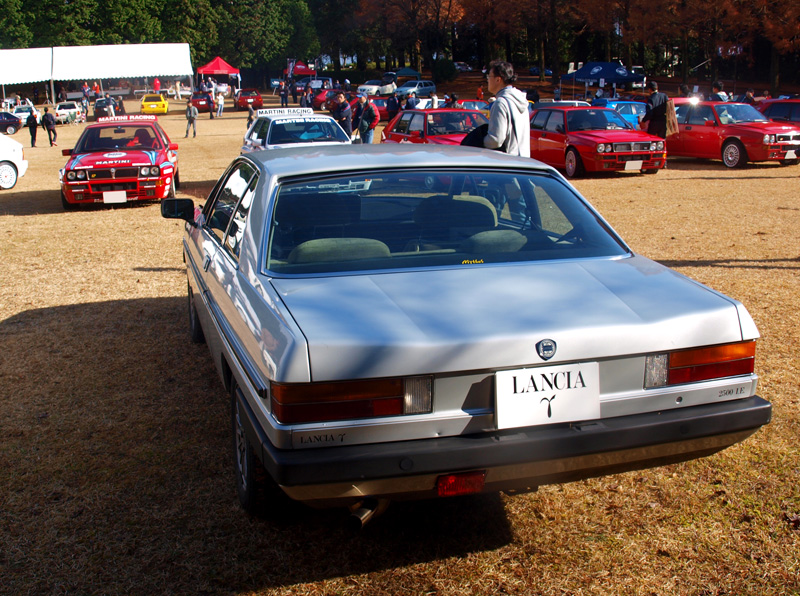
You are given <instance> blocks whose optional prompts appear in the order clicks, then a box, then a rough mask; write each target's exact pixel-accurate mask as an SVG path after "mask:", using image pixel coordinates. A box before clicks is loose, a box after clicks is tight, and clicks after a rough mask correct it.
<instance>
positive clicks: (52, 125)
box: [42, 108, 58, 147]
mask: <svg viewBox="0 0 800 596" xmlns="http://www.w3.org/2000/svg"><path fill="white" fill-rule="evenodd" d="M42 128H44V129H45V130H46V131H47V138H48V139H49V140H50V146H51V147H58V143H56V139H57V138H58V133H57V132H56V119H55V117H54V116H53V115H52V114H51V113H50V111H49V110H48V108H45V109H44V116H42Z"/></svg>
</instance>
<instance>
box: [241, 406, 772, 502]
mask: <svg viewBox="0 0 800 596" xmlns="http://www.w3.org/2000/svg"><path fill="white" fill-rule="evenodd" d="M243 406H244V409H245V411H247V413H248V416H249V419H250V426H251V429H249V430H251V431H252V435H251V436H253V435H255V436H257V437H258V442H259V443H260V447H261V453H262V459H263V462H264V465H265V467H266V468H267V469H268V470H269V472H270V474H271V475H272V477H273V478H274V479H275V480H276V481H277V482H278V483H279V484H281V485H284V486H302V485H324V484H333V483H342V482H354V483H355V482H363V481H366V480H378V479H384V478H402V477H404V476H408V477H411V476H420V475H429V474H439V473H450V472H455V471H460V470H474V469H492V468H501V467H507V466H519V465H525V464H531V463H536V462H548V461H553V460H577V459H580V458H587V457H591V456H602V454H609V457H608V458H603V457H600V458H597V457H595V458H594V459H595V461H597V460H598V459H599V460H600V461H603V462H605V464H606V465H605V466H604V467H603V471H601V472H599V473H592V470H591V469H587V470H584V471H582V472H580V473H578V474H574V475H573V476H572V477H564V478H557V479H556V480H560V481H566V480H575V479H577V478H586V477H591V476H597V475H600V474H601V473H609V472H611V471H624V470H625V469H628V470H631V469H642V468H646V467H652V466H655V465H662V464H664V463H671V462H675V461H684V460H688V459H692V458H693V457H699V456H702V455H708V454H710V453H713V452H715V451H719V450H720V449H723V448H725V447H727V446H728V445H730V444H733V443H735V442H737V441H739V440H741V439H742V438H743V437H746V436H747V435H748V434H751V433H753V432H755V431H756V430H758V428H760V427H761V426H763V425H765V424H767V423H768V422H769V421H770V418H771V416H772V406H771V405H770V403H769V402H767V401H765V400H764V399H762V398H760V397H758V396H753V397H750V398H746V399H742V400H736V401H726V402H720V403H714V404H707V405H702V406H695V407H690V408H681V409H675V410H669V411H663V412H652V413H648V414H638V415H632V416H623V417H619V418H609V419H604V420H596V421H589V422H583V423H574V424H568V425H555V426H548V427H528V428H523V429H514V430H509V431H498V432H493V433H481V434H475V435H463V436H457V437H442V438H432V439H423V440H413V441H403V442H393V443H375V444H369V445H353V446H343V447H327V448H319V449H301V450H281V449H276V448H275V447H274V446H273V445H272V444H271V443H270V441H269V440H268V439H267V437H266V435H265V434H264V432H263V430H262V429H261V428H260V427H259V426H257V425H255V424H254V422H255V417H254V416H253V412H252V410H250V408H249V406H248V405H247V404H243ZM723 436H730V437H733V438H732V439H731V441H730V442H725V441H724V440H723V441H721V442H720V443H719V444H717V446H716V447H713V448H708V446H707V445H708V443H704V442H703V441H702V439H704V438H710V437H723ZM253 443H254V445H255V444H257V443H255V442H253ZM675 444H686V445H689V446H692V445H697V448H696V449H695V450H694V451H693V450H692V449H693V447H689V448H688V449H685V450H683V451H680V454H679V455H678V456H676V455H675V450H674V449H673V450H670V449H669V448H667V446H669V445H675ZM703 445H705V446H703ZM662 447H663V449H662ZM636 450H640V452H641V456H638V455H636V456H634V457H633V460H634V461H631V458H628V460H626V463H625V464H624V465H620V466H617V468H619V469H615V458H614V456H613V454H614V453H621V452H627V453H631V452H636ZM637 458H638V459H637ZM631 464H634V465H631Z"/></svg>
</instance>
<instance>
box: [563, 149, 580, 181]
mask: <svg viewBox="0 0 800 596" xmlns="http://www.w3.org/2000/svg"><path fill="white" fill-rule="evenodd" d="M564 170H565V171H566V173H567V178H575V177H576V176H583V174H584V172H585V169H584V167H583V161H582V160H581V156H580V155H578V151H577V150H576V149H574V148H572V147H570V148H569V149H567V155H566V157H565V158H564Z"/></svg>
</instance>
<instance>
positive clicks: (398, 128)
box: [394, 114, 413, 135]
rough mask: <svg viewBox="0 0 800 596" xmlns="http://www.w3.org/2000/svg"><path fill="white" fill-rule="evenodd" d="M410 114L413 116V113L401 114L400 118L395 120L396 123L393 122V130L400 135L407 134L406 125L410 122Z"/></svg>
mask: <svg viewBox="0 0 800 596" xmlns="http://www.w3.org/2000/svg"><path fill="white" fill-rule="evenodd" d="M411 116H413V114H403V115H402V116H401V117H400V120H398V121H397V124H395V126H394V132H396V133H398V134H401V135H405V134H408V125H409V123H410V122H411Z"/></svg>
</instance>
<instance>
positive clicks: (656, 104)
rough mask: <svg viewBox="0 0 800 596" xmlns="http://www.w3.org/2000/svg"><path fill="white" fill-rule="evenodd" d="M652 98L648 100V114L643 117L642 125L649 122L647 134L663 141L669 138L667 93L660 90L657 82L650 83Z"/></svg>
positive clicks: (648, 84) (648, 85) (648, 83)
mask: <svg viewBox="0 0 800 596" xmlns="http://www.w3.org/2000/svg"><path fill="white" fill-rule="evenodd" d="M647 87H648V88H649V89H650V97H648V98H647V112H645V115H644V116H643V117H642V124H644V123H645V122H647V123H648V124H647V132H648V133H650V134H651V135H656V136H657V137H661V138H662V139H666V138H667V102H668V101H669V98H668V97H667V94H666V93H661V92H660V91H659V90H658V82H657V81H652V80H651V81H648V82H647Z"/></svg>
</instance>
